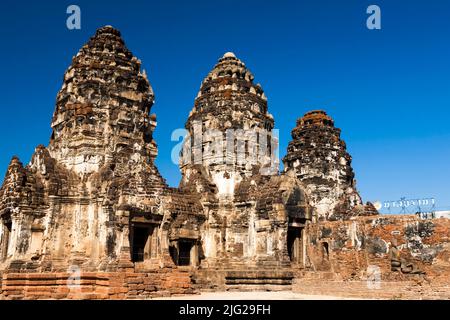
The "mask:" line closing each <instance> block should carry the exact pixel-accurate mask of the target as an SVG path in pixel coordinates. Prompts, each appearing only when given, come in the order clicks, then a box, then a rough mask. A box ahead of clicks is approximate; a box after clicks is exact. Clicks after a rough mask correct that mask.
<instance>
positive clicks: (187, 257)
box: [169, 239, 198, 266]
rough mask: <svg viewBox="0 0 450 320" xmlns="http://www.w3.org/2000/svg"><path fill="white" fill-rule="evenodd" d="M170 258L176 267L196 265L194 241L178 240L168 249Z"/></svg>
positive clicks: (196, 257) (196, 256)
mask: <svg viewBox="0 0 450 320" xmlns="http://www.w3.org/2000/svg"><path fill="white" fill-rule="evenodd" d="M169 252H170V256H171V257H172V260H173V262H174V263H175V264H176V265H177V266H196V265H198V252H197V245H196V242H195V241H194V240H190V239H180V240H178V241H173V242H172V244H171V245H170V247H169Z"/></svg>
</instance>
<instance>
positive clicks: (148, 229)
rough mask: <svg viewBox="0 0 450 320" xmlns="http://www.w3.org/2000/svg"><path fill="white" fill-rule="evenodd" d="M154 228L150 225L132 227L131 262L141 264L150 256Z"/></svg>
mask: <svg viewBox="0 0 450 320" xmlns="http://www.w3.org/2000/svg"><path fill="white" fill-rule="evenodd" d="M153 233H154V227H153V226H152V225H145V224H142V225H134V226H133V227H132V230H131V261H133V262H143V261H144V260H148V259H150V258H151V255H152V247H153V246H152V242H153V241H152V239H153Z"/></svg>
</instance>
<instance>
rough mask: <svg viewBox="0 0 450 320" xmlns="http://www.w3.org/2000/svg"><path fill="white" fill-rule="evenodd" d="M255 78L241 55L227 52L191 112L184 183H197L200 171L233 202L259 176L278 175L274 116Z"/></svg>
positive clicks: (183, 167) (205, 83)
mask: <svg viewBox="0 0 450 320" xmlns="http://www.w3.org/2000/svg"><path fill="white" fill-rule="evenodd" d="M253 80H254V76H253V74H252V73H251V72H250V71H249V70H248V69H247V67H246V66H245V64H244V63H243V62H242V61H241V60H239V59H238V58H236V56H235V55H234V54H233V53H231V52H227V53H225V54H224V56H223V57H222V58H220V59H219V61H218V63H217V64H216V65H215V66H214V68H213V69H212V70H211V72H209V74H208V75H207V76H206V78H205V79H204V80H203V82H202V85H201V88H200V91H199V92H198V95H197V98H196V99H195V103H194V108H193V109H192V111H191V113H190V114H189V118H188V120H187V122H186V129H187V130H188V132H189V138H188V139H186V143H185V146H184V148H183V152H182V157H181V163H180V166H181V171H182V174H183V180H182V183H181V185H182V186H188V185H190V184H191V183H192V181H191V180H192V179H191V178H190V177H191V176H193V172H195V171H197V170H198V168H199V167H201V168H202V170H204V178H205V179H206V180H207V181H209V182H211V183H213V184H214V185H215V186H216V187H217V191H218V196H219V197H221V198H230V197H231V198H232V197H233V195H234V191H235V187H236V185H237V184H238V183H239V182H241V181H242V180H243V179H244V178H245V177H249V176H251V175H252V174H253V173H255V172H256V173H263V172H264V170H265V171H266V173H268V174H270V173H271V172H270V170H272V171H275V172H276V171H277V169H278V168H277V165H278V163H276V164H274V163H273V162H274V159H273V158H272V157H271V155H272V149H273V148H276V147H277V146H276V144H277V141H276V140H275V139H273V138H272V136H271V132H272V129H273V126H274V121H273V117H272V115H271V114H270V113H268V111H267V98H266V96H265V94H264V91H263V89H262V88H261V86H260V85H259V84H255V83H254V82H253ZM194 183H195V182H194Z"/></svg>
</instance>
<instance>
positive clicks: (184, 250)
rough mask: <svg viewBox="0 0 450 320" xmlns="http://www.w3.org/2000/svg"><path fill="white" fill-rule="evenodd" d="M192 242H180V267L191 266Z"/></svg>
mask: <svg viewBox="0 0 450 320" xmlns="http://www.w3.org/2000/svg"><path fill="white" fill-rule="evenodd" d="M191 249H192V242H190V241H180V243H179V244H178V265H179V266H188V265H190V264H191Z"/></svg>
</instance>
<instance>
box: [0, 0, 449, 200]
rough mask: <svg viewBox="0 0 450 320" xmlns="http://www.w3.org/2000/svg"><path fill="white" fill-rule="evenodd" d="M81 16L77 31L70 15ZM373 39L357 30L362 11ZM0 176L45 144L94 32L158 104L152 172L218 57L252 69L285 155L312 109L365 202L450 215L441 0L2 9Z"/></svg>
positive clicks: (444, 7) (9, 5)
mask: <svg viewBox="0 0 450 320" xmlns="http://www.w3.org/2000/svg"><path fill="white" fill-rule="evenodd" d="M70 4H77V5H79V6H80V7H81V12H82V17H81V19H82V21H81V26H82V28H81V30H72V31H71V30H68V29H67V28H66V18H67V16H68V15H67V14H66V8H67V6H68V5H70ZM370 4H377V5H379V6H380V7H381V10H382V30H376V31H370V30H368V29H367V28H366V18H367V16H368V15H367V14H366V8H367V6H368V5H370ZM0 18H1V20H0V26H1V28H0V34H1V50H0V66H1V72H0V85H1V86H0V88H1V100H0V101H1V117H0V137H1V138H0V150H1V152H0V172H1V174H2V175H3V172H5V170H6V168H7V164H8V163H9V160H10V158H11V156H12V155H14V154H17V155H18V156H19V157H20V158H21V160H22V161H23V162H24V163H28V162H29V160H30V157H31V154H32V152H33V150H34V147H35V146H36V145H38V144H40V143H43V144H45V145H47V144H48V141H49V137H50V133H51V131H50V120H51V116H52V113H53V109H54V103H55V98H56V94H57V92H58V90H59V88H60V86H61V84H62V77H63V74H64V71H65V70H66V68H67V67H68V66H69V64H70V61H71V58H72V56H73V55H75V54H76V53H77V51H78V49H79V48H80V47H81V46H82V45H83V44H84V43H85V42H87V40H88V39H89V37H90V36H92V35H93V34H94V32H95V30H96V29H97V28H98V27H101V26H103V25H107V24H110V25H113V26H114V27H116V28H118V29H119V30H120V31H121V32H122V35H123V37H124V39H125V42H126V44H127V46H128V48H129V49H130V50H131V51H132V52H133V53H134V54H135V55H136V56H137V57H138V58H140V59H141V60H142V62H143V68H145V69H146V71H147V74H148V76H149V79H150V81H151V84H152V86H153V89H154V91H155V95H156V103H155V105H154V107H153V109H152V112H154V113H156V114H157V117H158V127H157V128H156V132H155V137H156V141H157V143H158V146H159V155H158V158H157V165H158V167H159V169H160V171H161V173H162V174H163V176H164V177H165V178H166V179H167V180H168V182H169V183H170V184H171V185H177V184H178V181H179V178H180V175H179V170H178V167H177V166H176V165H175V164H173V163H172V162H171V160H170V152H171V149H172V147H173V146H174V145H175V144H176V143H175V142H171V141H170V135H171V132H172V130H174V129H176V128H181V127H183V126H184V123H185V121H186V119H187V116H188V114H189V111H190V110H191V108H192V105H193V102H194V98H195V96H196V94H197V91H198V89H199V86H200V82H201V81H202V79H203V77H204V76H205V75H206V74H207V73H208V71H209V70H210V69H211V68H212V67H213V65H214V64H215V63H216V61H217V59H218V58H219V57H221V56H222V55H223V53H224V52H226V51H233V52H235V53H236V55H237V56H238V57H239V58H240V59H242V60H243V61H244V62H245V63H246V64H247V66H248V67H249V68H250V69H251V70H252V72H253V73H254V75H255V79H256V81H257V82H260V83H261V85H262V87H263V88H264V90H265V92H266V95H267V97H268V99H269V111H270V112H271V113H272V114H273V115H274V118H275V125H276V128H278V129H280V132H281V133H280V140H281V146H280V153H281V156H283V155H284V154H285V152H286V151H285V150H286V147H287V144H288V142H289V140H290V131H291V129H292V128H293V127H294V125H295V121H296V119H297V118H298V117H300V116H302V115H303V114H304V113H305V112H306V111H308V110H310V109H317V108H321V109H325V110H326V111H327V112H328V113H329V114H330V115H331V116H332V117H333V118H334V119H335V123H336V125H337V126H338V127H340V128H341V129H342V137H343V139H344V140H345V141H346V142H347V146H348V150H349V152H350V153H351V155H352V156H353V166H354V169H355V172H356V178H357V182H358V189H359V190H360V192H361V194H362V196H363V198H364V200H366V201H367V200H370V201H374V200H396V199H398V198H400V197H402V196H406V197H422V196H423V197H430V196H434V197H435V198H436V200H437V204H438V206H450V186H449V185H450V168H449V163H450V161H449V158H450V122H449V119H450V41H449V40H450V1H444V0H427V1H413V0H409V1H406V0H395V1H392V0H390V1H381V0H371V1H365V0H345V1H344V0H342V1H337V0H329V1H325V0H311V1H294V0H291V1H287V0H278V1H242V0H241V1H238V0H227V1H224V0H221V1H213V0H208V1H194V0H192V1H181V0H180V1H133V0H128V1H112V0H110V1H79V0H74V1H57V2H56V1H47V4H46V2H43V1H29V3H27V2H26V1H20V3H19V1H2V8H1V13H0Z"/></svg>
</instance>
